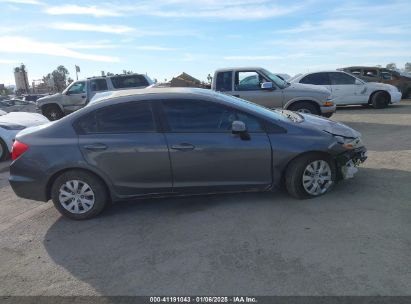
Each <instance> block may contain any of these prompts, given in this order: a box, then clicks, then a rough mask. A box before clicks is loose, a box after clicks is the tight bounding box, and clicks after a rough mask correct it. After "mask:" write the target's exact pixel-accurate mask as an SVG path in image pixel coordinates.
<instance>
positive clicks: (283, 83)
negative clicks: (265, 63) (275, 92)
mask: <svg viewBox="0 0 411 304" xmlns="http://www.w3.org/2000/svg"><path fill="white" fill-rule="evenodd" d="M261 71H262V72H263V74H264V75H265V76H266V77H268V78H269V79H270V80H271V81H272V82H274V83H275V84H276V85H277V86H278V87H279V88H280V89H284V88H285V87H287V86H288V82H287V81H285V80H283V79H281V78H280V77H278V76H277V75H275V74H273V73H271V72H270V71H267V70H265V69H263V70H261Z"/></svg>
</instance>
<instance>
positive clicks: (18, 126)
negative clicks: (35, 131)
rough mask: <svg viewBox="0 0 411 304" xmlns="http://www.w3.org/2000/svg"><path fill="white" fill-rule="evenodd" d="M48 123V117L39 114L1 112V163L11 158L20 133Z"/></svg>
mask: <svg viewBox="0 0 411 304" xmlns="http://www.w3.org/2000/svg"><path fill="white" fill-rule="evenodd" d="M48 122H49V120H48V119H47V118H46V117H44V116H43V115H41V114H38V113H25V112H19V113H16V112H12V113H6V112H4V111H2V110H0V161H2V160H5V159H7V158H8V157H9V155H10V153H11V148H12V145H13V141H14V138H15V137H16V134H17V133H18V132H20V131H21V130H24V129H26V128H28V127H33V126H39V125H42V124H45V123H48Z"/></svg>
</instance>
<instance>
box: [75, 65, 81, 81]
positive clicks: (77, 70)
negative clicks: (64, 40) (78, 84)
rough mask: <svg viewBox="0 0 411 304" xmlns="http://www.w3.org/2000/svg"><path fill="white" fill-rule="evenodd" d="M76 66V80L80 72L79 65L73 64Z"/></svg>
mask: <svg viewBox="0 0 411 304" xmlns="http://www.w3.org/2000/svg"><path fill="white" fill-rule="evenodd" d="M75 67H76V80H78V73H80V67H79V66H78V65H75Z"/></svg>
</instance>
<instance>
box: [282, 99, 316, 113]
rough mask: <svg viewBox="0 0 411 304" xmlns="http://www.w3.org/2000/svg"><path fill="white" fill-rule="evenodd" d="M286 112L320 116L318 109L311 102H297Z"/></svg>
mask: <svg viewBox="0 0 411 304" xmlns="http://www.w3.org/2000/svg"><path fill="white" fill-rule="evenodd" d="M288 110H291V111H295V112H302V113H311V114H315V115H321V112H320V109H319V108H318V107H317V106H315V105H314V104H312V103H311V102H306V101H303V102H297V103H295V104H292V105H291V106H290V107H289V108H288Z"/></svg>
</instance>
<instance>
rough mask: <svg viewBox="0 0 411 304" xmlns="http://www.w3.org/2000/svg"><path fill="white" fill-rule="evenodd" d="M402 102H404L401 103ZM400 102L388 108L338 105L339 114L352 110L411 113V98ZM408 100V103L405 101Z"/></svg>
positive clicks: (374, 112) (377, 112)
mask: <svg viewBox="0 0 411 304" xmlns="http://www.w3.org/2000/svg"><path fill="white" fill-rule="evenodd" d="M401 102H403V103H402V104H401ZM401 102H400V103H399V104H394V105H390V106H388V107H387V108H383V109H375V108H373V107H371V106H362V105H353V106H339V107H337V112H336V113H338V114H349V113H350V112H352V111H355V110H357V111H360V113H361V114H364V113H367V114H387V113H390V114H409V113H411V103H410V100H406V101H405V100H403V101H401ZM404 102H407V103H404Z"/></svg>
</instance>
